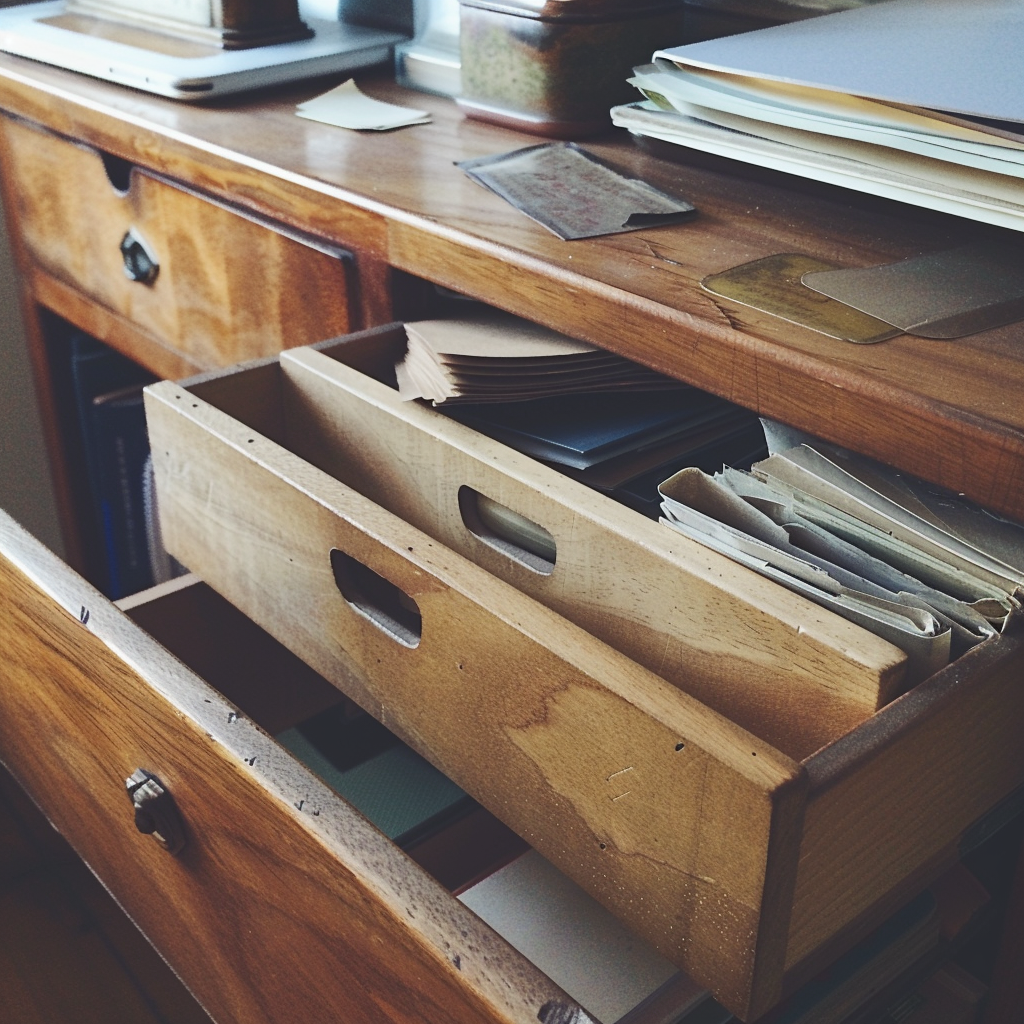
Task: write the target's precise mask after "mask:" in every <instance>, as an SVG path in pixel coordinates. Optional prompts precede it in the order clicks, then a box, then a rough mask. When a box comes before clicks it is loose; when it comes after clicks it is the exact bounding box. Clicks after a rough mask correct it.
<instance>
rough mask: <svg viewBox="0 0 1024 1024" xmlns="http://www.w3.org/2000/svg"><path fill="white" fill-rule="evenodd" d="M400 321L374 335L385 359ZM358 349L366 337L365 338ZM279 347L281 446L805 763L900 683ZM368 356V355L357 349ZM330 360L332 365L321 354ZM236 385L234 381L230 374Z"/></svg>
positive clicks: (530, 477)
mask: <svg viewBox="0 0 1024 1024" xmlns="http://www.w3.org/2000/svg"><path fill="white" fill-rule="evenodd" d="M396 335H397V336H399V337H401V336H404V332H403V331H402V330H401V328H399V329H398V330H397V331H392V332H390V333H377V334H375V335H370V336H369V337H367V338H366V339H365V341H367V342H370V341H371V340H372V339H373V338H374V337H375V338H376V339H377V340H378V341H379V342H380V345H379V349H380V350H381V351H382V353H383V352H384V351H385V350H387V349H391V348H393V347H394V345H393V342H394V340H395V336H396ZM361 348H365V346H361ZM346 351H347V345H346V344H345V343H341V344H339V345H337V346H334V347H330V348H325V349H323V350H322V351H312V350H310V349H307V348H303V349H298V350H295V352H294V353H292V354H291V356H293V357H290V355H289V354H288V353H286V354H284V356H283V357H282V360H281V369H282V377H283V380H282V387H283V395H284V401H285V410H284V421H285V430H286V442H287V444H288V446H289V447H290V448H291V449H292V450H293V451H295V452H296V453H297V454H300V455H302V456H303V457H304V458H305V459H307V460H308V461H309V462H311V463H313V464H314V465H316V466H319V467H320V468H321V469H323V470H325V471H326V472H329V473H330V474H331V475H332V476H336V477H337V478H338V479H339V480H343V481H345V482H346V483H348V484H350V485H351V486H352V487H354V488H355V489H356V490H358V491H360V492H361V493H363V494H365V495H366V496H367V497H369V498H370V499H371V500H373V501H375V502H377V503H379V504H381V505H383V506H385V507H386V508H388V509H390V510H391V511H392V512H394V513H395V514H396V515H398V516H400V517H401V518H402V519H405V520H406V521H407V522H410V523H412V524H413V525H414V526H416V527H418V528H419V529H421V530H423V531H424V532H426V533H429V534H430V535H431V536H432V537H435V538H436V539H437V540H439V541H441V542H442V543H444V544H446V545H447V546H448V547H450V548H452V549H454V550H456V551H458V552H460V553H461V554H463V555H465V556H466V557H467V558H469V559H471V560H472V561H474V562H476V563H477V564H478V565H481V566H483V567H484V568H486V569H487V570H488V571H490V572H492V573H494V574H495V575H497V576H499V577H501V578H502V579H505V580H507V581H508V582H510V583H512V584H513V585H514V586H516V587H517V588H518V589H519V590H522V591H524V592H525V593H528V594H530V595H531V596H533V597H536V598H537V599H538V600H539V601H541V602H543V603H544V604H546V605H548V606H549V607H551V608H554V609H555V610H556V611H558V612H559V613H561V614H562V615H565V616H566V617H567V618H569V619H571V620H572V621H573V622H576V623H578V624H579V625H581V626H583V628H584V629H587V630H588V631H589V632H591V633H593V634H594V635H595V636H597V637H600V638H601V639H602V640H605V641H607V642H608V643H610V644H611V645H612V646H613V647H616V648H618V649H619V650H621V651H623V652H624V653H626V654H628V655H629V656H630V657H631V658H633V659H634V660H636V661H639V662H640V663H641V664H643V665H645V666H646V667H647V668H649V669H651V670H652V671H654V672H656V673H657V674H658V675H660V676H663V677H664V678H666V679H668V680H669V681H670V682H673V683H675V684H676V685H678V686H680V687H681V688H682V689H684V690H686V691H687V692H688V693H691V694H693V695H694V696H695V697H698V698H699V699H700V700H701V701H703V702H704V703H705V704H707V705H709V706H710V707H713V708H715V709H716V710H718V711H721V712H722V713H723V714H725V715H726V716H727V717H728V718H730V719H731V720H732V721H734V722H737V723H738V724H739V725H742V726H743V727H744V728H745V729H749V730H750V731H751V732H753V733H755V734H756V735H758V736H760V737H761V738H762V739H765V740H767V741H768V742H769V743H771V744H773V745H774V746H775V747H777V748H778V749H779V750H782V751H784V752H785V753H787V754H788V755H789V756H791V757H793V758H795V759H800V758H803V757H806V756H807V755H809V754H811V753H813V752H814V751H815V750H817V749H818V748H819V747H822V746H824V745H825V744H826V743H828V742H829V741H830V740H833V739H836V738H837V737H839V736H842V735H843V734H845V733H846V732H849V730H850V729H852V728H853V727H854V726H856V725H857V724H858V723H860V722H862V721H864V720H865V719H866V718H868V717H869V716H870V715H872V714H873V713H874V712H875V711H876V710H877V709H878V708H879V707H881V706H882V705H883V704H885V703H887V702H888V701H889V700H891V699H892V698H893V697H895V696H897V695H898V694H899V693H900V692H902V689H901V687H902V676H903V673H902V668H903V663H904V656H903V654H902V652H900V651H898V650H897V649H896V648H894V647H892V646H891V645H890V644H888V643H886V642H885V641H882V640H879V639H878V638H877V637H875V636H873V635H871V634H869V633H868V632H867V631H866V630H862V629H860V628H858V627H856V626H853V625H852V624H850V623H848V622H846V621H845V620H843V619H840V618H839V617H838V616H834V615H830V614H828V613H827V612H824V611H823V610H821V609H819V608H818V607H816V606H814V605H813V604H811V603H810V602H809V601H806V600H803V599H801V598H799V597H796V596H795V595H791V594H789V593H788V592H787V591H784V590H782V589H781V588H779V587H778V586H777V585H775V584H772V583H769V582H768V581H766V580H763V579H761V578H760V577H758V576H757V575H756V574H755V573H752V572H748V571H746V570H744V569H742V568H740V567H739V566H737V565H736V564H735V563H734V562H732V561H731V560H730V559H728V558H726V557H724V556H720V555H718V554H716V553H715V552H713V551H711V550H709V549H708V548H705V547H704V546H703V545H700V544H696V543H693V542H691V541H689V540H687V539H686V538H684V537H680V536H679V535H678V534H677V533H675V532H673V531H669V530H668V529H666V528H665V527H664V526H661V525H660V524H658V523H655V522H653V521H651V520H650V519H647V518H646V517H644V516H641V515H639V514H638V513H636V512H633V511H632V510H631V509H627V508H624V507H623V506H622V505H620V504H619V503H618V502H616V501H613V500H612V499H611V498H608V497H606V496H604V495H601V494H595V493H594V492H593V491H591V490H590V489H589V488H587V487H585V486H584V485H582V484H579V483H576V482H575V481H573V480H570V479H568V478H566V477H564V476H563V475H561V474H560V473H558V472H557V471H555V470H553V469H551V468H549V467H547V466H544V465H542V464H540V463H538V462H536V461H535V460H533V459H531V458H529V457H527V456H524V455H520V454H519V453H517V452H515V451H513V450H511V449H509V448H507V447H506V446H505V445H503V444H500V443H499V442H497V441H492V440H491V439H490V438H487V437H484V436H483V435H481V434H479V433H477V432H476V431H475V430H473V429H472V428H470V427H467V426H465V425H463V424H461V423H458V422H456V421H454V420H451V419H449V418H447V417H446V416H443V415H441V414H440V413H437V412H435V411H433V410H432V409H428V408H426V407H425V406H424V405H422V404H421V403H417V402H404V401H402V400H401V398H400V397H399V395H398V392H397V391H395V390H393V389H392V388H389V387H387V386H386V385H384V384H381V383H380V382H378V381H376V380H373V379H371V378H370V377H368V376H366V375H365V374H362V373H359V372H358V371H356V370H354V369H352V368H350V367H348V366H346V365H345V364H344V360H345V358H346V355H345V354H346ZM360 354H362V353H360ZM332 355H333V357H334V358H331V356H332ZM237 383H238V386H239V387H243V388H244V387H245V381H244V374H240V375H239V376H238V379H237ZM463 487H469V488H472V489H473V490H474V491H476V492H477V493H480V494H483V495H486V496H487V497H488V498H490V499H492V500H494V501H497V502H499V503H501V504H503V505H505V506H506V507H509V508H511V509H513V510H514V511H516V512H518V513H519V514H521V515H523V516H525V517H526V518H527V519H530V520H532V521H533V522H535V523H539V524H540V525H541V526H542V527H544V528H545V529H546V530H548V532H549V533H550V534H551V535H552V537H553V538H554V540H555V542H556V545H557V551H556V557H555V563H554V566H553V567H552V568H551V569H550V571H549V572H547V573H546V574H545V573H543V572H540V571H538V570H537V569H535V568H533V567H532V566H531V564H529V563H527V562H525V561H522V560H518V559H516V558H514V557H510V556H509V554H507V553H506V552H505V551H504V550H502V549H500V548H496V547H495V546H494V545H492V544H488V543H487V542H486V541H484V540H482V539H481V538H480V537H479V536H478V535H477V534H475V533H474V532H472V531H471V529H470V528H469V527H468V526H467V523H466V521H465V518H464V515H463V514H462V511H461V508H462V505H461V504H460V502H461V500H462V499H460V491H461V488H463Z"/></svg>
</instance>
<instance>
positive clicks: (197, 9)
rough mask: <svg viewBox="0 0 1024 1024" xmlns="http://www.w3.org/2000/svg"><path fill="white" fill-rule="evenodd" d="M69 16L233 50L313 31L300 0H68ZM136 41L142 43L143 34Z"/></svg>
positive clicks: (286, 40)
mask: <svg viewBox="0 0 1024 1024" xmlns="http://www.w3.org/2000/svg"><path fill="white" fill-rule="evenodd" d="M67 15H68V16H76V15H77V16H84V17H87V18H95V19H97V20H103V21H108V22H110V23H112V25H113V26H115V27H121V26H124V27H126V28H127V29H129V30H131V29H136V30H138V29H141V30H143V32H152V33H154V34H161V35H170V36H173V37H179V38H182V39H194V40H197V41H199V42H202V43H207V44H209V45H212V46H217V47H223V48H224V49H228V50H247V49H251V48H252V47H254V46H269V45H271V44H273V43H287V42H291V41H292V40H295V39H308V38H309V37H310V36H311V35H312V34H313V33H312V32H311V31H310V29H309V27H308V26H307V25H306V24H305V23H304V22H303V21H302V19H301V18H300V17H299V5H298V2H297V0H187V2H185V3H182V2H181V0H177V2H175V0H68V3H67ZM134 42H135V43H136V44H138V43H139V39H138V37H135V39H134ZM143 45H145V44H144V43H143Z"/></svg>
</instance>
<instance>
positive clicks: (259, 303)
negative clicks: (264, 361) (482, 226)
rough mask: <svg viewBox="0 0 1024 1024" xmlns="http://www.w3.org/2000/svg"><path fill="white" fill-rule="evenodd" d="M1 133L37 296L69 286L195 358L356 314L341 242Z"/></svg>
mask: <svg viewBox="0 0 1024 1024" xmlns="http://www.w3.org/2000/svg"><path fill="white" fill-rule="evenodd" d="M0 143H2V153H3V165H4V173H5V174H6V176H7V178H8V183H9V186H10V188H9V193H8V194H9V195H11V196H13V197H14V201H15V205H16V207H17V208H16V209H14V210H11V211H8V212H9V213H10V214H11V215H12V216H13V217H14V218H15V219H16V221H17V224H18V234H19V235H20V237H21V239H22V244H23V246H24V248H25V250H26V255H27V257H28V261H29V268H28V269H29V275H30V282H31V285H32V287H33V290H34V291H35V293H36V295H37V296H38V297H40V299H41V300H42V301H43V302H44V304H45V302H46V300H47V298H48V296H49V295H50V294H51V293H53V294H54V297H55V303H54V304H55V305H58V306H61V307H64V306H66V305H67V300H66V298H65V296H64V295H63V294H61V291H62V289H67V288H70V289H73V290H74V291H76V292H78V293H81V294H82V295H84V296H85V297H87V298H88V299H90V300H93V301H95V302H97V303H99V304H100V305H102V306H103V307H104V308H105V309H107V310H108V311H110V312H111V313H112V314H113V315H114V316H116V317H119V318H123V320H124V321H126V322H127V323H128V324H130V325H132V326H134V328H135V329H137V330H141V331H143V332H144V333H145V334H147V335H148V336H150V337H151V338H153V339H155V340H156V341H157V342H159V343H160V344H162V345H163V346H165V347H167V348H169V349H171V350H173V351H174V352H175V353H178V354H179V355H181V356H183V357H185V359H186V360H187V364H186V365H192V366H195V367H197V368H201V369H208V368H213V367H218V366H229V365H231V364H233V363H237V362H238V361H239V360H240V359H243V358H251V357H252V356H254V355H271V354H273V353H275V352H279V351H280V350H281V349H282V348H285V347H287V346H289V345H302V344H308V343H310V342H314V341H320V340H321V339H322V338H325V337H330V336H331V335H333V334H335V333H340V332H345V331H348V330H351V329H352V328H353V327H354V326H358V325H357V324H356V323H355V321H354V320H353V314H352V309H353V308H354V303H353V302H352V300H351V296H352V294H353V289H354V274H355V268H354V264H353V260H352V257H351V256H350V255H349V254H348V253H346V252H345V251H344V250H340V249H338V248H336V247H332V246H329V245H327V244H326V243H320V242H318V241H316V240H313V239H310V238H307V237H305V236H301V235H299V234H297V233H295V232H292V231H290V230H289V229H287V228H285V227H284V226H282V225H277V224H274V223H272V222H270V221H267V220H264V219H262V218H257V217H255V216H254V215H252V214H250V213H248V212H244V211H242V210H241V209H239V208H235V207H232V206H229V205H227V204H226V203H223V202H220V201H218V200H214V199H211V198H209V197H206V196H201V195H199V194H197V193H195V192H192V191H189V190H187V189H186V188H184V187H183V186H181V185H178V184H176V183H174V182H172V181H170V180H168V179H165V178H163V177H161V176H159V175H157V174H155V173H154V172H152V171H148V170H145V169H144V168H141V167H137V166H132V165H130V164H128V163H127V162H125V161H123V160H119V159H117V158H114V157H111V156H109V155H107V154H103V153H100V152H98V151H96V150H94V149H91V148H89V147H87V146H85V145H83V144H81V143H78V142H72V141H70V140H68V139H64V138H61V137H60V136H57V135H54V134H53V133H51V132H48V131H46V130H45V129H43V128H39V127H37V126H35V125H32V124H31V123H29V122H26V121H21V120H17V119H15V118H12V117H10V116H3V117H0ZM129 271H130V272H131V273H132V274H134V275H135V277H134V279H133V278H132V277H130V276H129Z"/></svg>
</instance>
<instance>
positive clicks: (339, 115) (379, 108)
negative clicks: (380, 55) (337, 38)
mask: <svg viewBox="0 0 1024 1024" xmlns="http://www.w3.org/2000/svg"><path fill="white" fill-rule="evenodd" d="M295 113H296V114H298V115H299V117H305V118H307V119H308V120H310V121H320V122H321V123H323V124H333V125H337V127H339V128H350V129H353V130H356V131H388V130H390V129H392V128H404V127H405V126H406V125H411V124H427V123H429V121H430V114H429V113H428V112H427V111H425V110H413V109H411V108H409V107H399V106H396V105H395V104H393V103H383V102H381V101H380V100H375V99H373V98H372V97H370V96H367V95H366V94H365V93H362V92H360V91H359V88H358V86H357V85H356V83H355V80H354V79H351V78H350V79H349V80H348V81H347V82H343V83H342V84H341V85H339V86H338V87H337V88H335V89H331V90H330V92H325V93H323V94H322V95H320V96H317V97H315V98H314V99H311V100H307V101H306V102H305V103H300V104H299V105H298V106H297V107H296V108H295Z"/></svg>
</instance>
